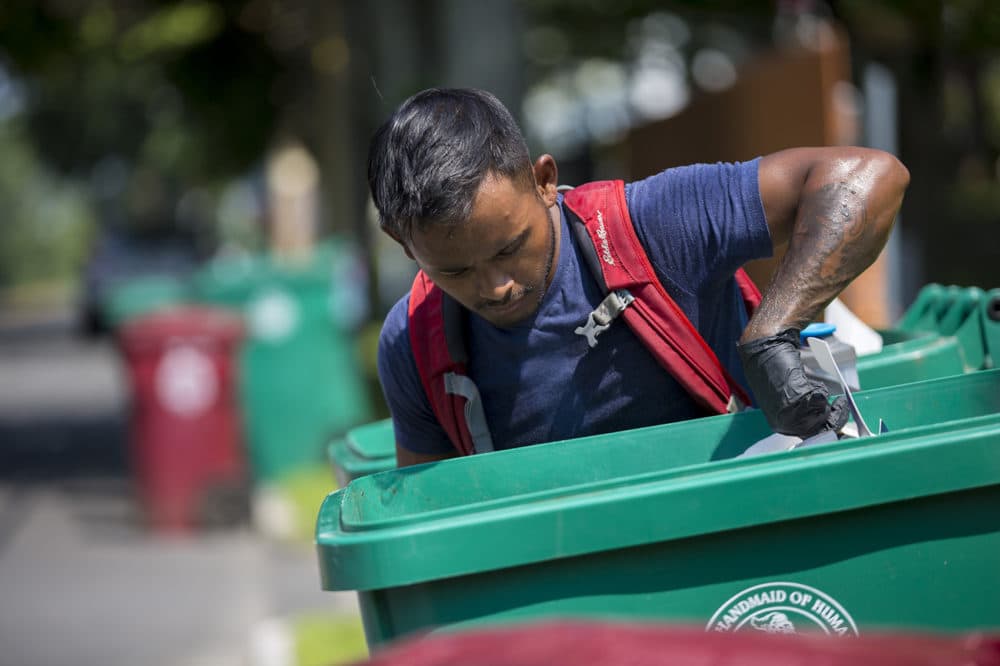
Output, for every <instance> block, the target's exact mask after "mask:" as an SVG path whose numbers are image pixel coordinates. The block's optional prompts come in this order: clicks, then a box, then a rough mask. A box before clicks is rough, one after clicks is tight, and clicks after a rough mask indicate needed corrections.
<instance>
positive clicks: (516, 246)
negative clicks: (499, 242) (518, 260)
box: [497, 239, 524, 257]
mask: <svg viewBox="0 0 1000 666" xmlns="http://www.w3.org/2000/svg"><path fill="white" fill-rule="evenodd" d="M522 245H524V240H523V239H522V240H518V241H516V242H515V243H512V244H511V245H508V246H507V247H505V248H504V249H502V250H500V252H498V253H497V256H498V257H509V256H510V255H512V254H514V253H515V252H517V251H518V250H520V249H521V246H522Z"/></svg>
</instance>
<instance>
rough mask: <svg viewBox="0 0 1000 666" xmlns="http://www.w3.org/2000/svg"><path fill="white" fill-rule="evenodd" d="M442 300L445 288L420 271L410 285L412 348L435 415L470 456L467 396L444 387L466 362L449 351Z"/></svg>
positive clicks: (472, 450) (473, 447)
mask: <svg viewBox="0 0 1000 666" xmlns="http://www.w3.org/2000/svg"><path fill="white" fill-rule="evenodd" d="M443 300H444V292H442V291H441V290H440V289H438V288H437V287H436V286H434V283H433V282H431V280H430V278H428V277H427V276H426V275H425V274H424V272H423V271H419V272H418V273H417V277H416V278H414V280H413V286H412V287H411V288H410V305H409V312H408V314H409V320H410V348H411V349H412V350H413V359H414V361H415V362H416V365H417V374H419V375H420V382H421V383H422V384H423V385H424V393H426V394H427V399H428V400H429V401H430V403H431V409H433V410H434V416H436V417H437V420H438V423H440V424H441V426H442V427H443V428H444V430H445V432H446V433H448V439H450V440H451V443H452V444H453V445H454V446H455V448H456V449H457V450H458V452H459V453H461V454H462V455H466V456H468V455H472V454H473V453H475V446H474V445H473V443H472V434H471V433H470V432H469V426H468V425H467V424H466V422H465V408H464V405H465V399H464V398H462V397H461V396H456V395H451V394H449V393H446V392H445V390H444V376H445V375H446V374H447V373H449V372H454V373H455V374H458V375H464V374H466V373H465V364H464V363H459V362H457V361H455V360H453V359H452V358H451V356H450V355H449V354H448V344H447V342H446V339H445V333H444V317H443V315H442V312H441V307H442V302H443Z"/></svg>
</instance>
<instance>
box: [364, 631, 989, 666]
mask: <svg viewBox="0 0 1000 666" xmlns="http://www.w3.org/2000/svg"><path fill="white" fill-rule="evenodd" d="M360 663H363V664H366V665H367V666H561V665H565V666H619V665H621V666H876V665H877V666H996V665H998V664H1000V637H997V636H985V635H982V634H967V635H963V636H944V635H931V634H902V633H900V634H878V635H874V634H873V635H864V636H861V637H860V638H855V637H851V638H847V637H838V636H827V635H825V634H801V635H794V634H792V635H774V634H766V633H762V632H753V633H717V632H706V631H704V630H703V629H701V628H695V627H676V626H666V625H643V624H615V623H598V622H553V623H543V624H537V625H532V626H514V627H499V628H492V629H486V630H478V631H470V632H463V633H454V634H440V635H429V636H423V637H417V638H411V639H408V640H405V641H402V642H400V643H397V644H396V645H394V646H390V647H387V648H384V649H382V650H379V651H376V652H375V654H374V655H373V656H372V657H371V658H370V659H369V660H367V661H364V662H360Z"/></svg>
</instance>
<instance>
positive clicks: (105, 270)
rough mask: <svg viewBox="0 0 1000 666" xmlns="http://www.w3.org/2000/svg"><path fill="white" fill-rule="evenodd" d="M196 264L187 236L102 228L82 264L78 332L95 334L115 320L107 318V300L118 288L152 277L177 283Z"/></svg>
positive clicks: (196, 260)
mask: <svg viewBox="0 0 1000 666" xmlns="http://www.w3.org/2000/svg"><path fill="white" fill-rule="evenodd" d="M199 263H200V256H199V252H198V249H197V247H196V245H195V243H194V241H193V240H191V239H190V238H188V237H186V236H182V235H178V234H155V235H139V234H136V233H131V232H126V231H122V230H119V229H106V230H104V231H103V232H102V233H101V234H100V236H99V237H98V238H97V240H96V241H95V243H94V244H93V247H92V250H91V253H90V255H89V257H88V259H87V262H86V264H85V265H84V267H83V274H82V276H81V291H80V298H79V305H78V307H79V310H78V321H79V327H80V331H81V332H82V333H83V334H84V335H87V336H97V335H102V334H105V333H108V332H109V331H110V330H111V328H112V327H113V324H114V322H113V321H110V319H109V312H108V306H109V300H110V299H111V298H112V297H113V294H114V293H115V290H117V289H119V288H120V287H122V286H125V285H127V284H130V283H135V282H137V281H139V280H152V279H160V280H162V281H163V282H164V284H169V283H171V282H173V283H177V284H179V283H182V282H183V281H185V280H187V278H188V277H189V276H190V274H191V273H192V272H193V271H194V270H195V269H196V268H197V267H198V265H199Z"/></svg>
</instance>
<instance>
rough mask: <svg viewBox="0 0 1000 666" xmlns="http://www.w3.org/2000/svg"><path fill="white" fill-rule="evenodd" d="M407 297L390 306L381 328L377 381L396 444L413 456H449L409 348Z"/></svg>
mask: <svg viewBox="0 0 1000 666" xmlns="http://www.w3.org/2000/svg"><path fill="white" fill-rule="evenodd" d="M409 300H410V298H409V296H405V297H404V298H402V299H401V300H400V301H399V302H397V303H396V305H395V306H393V308H392V310H390V311H389V314H388V315H387V316H386V318H385V322H384V323H383V324H382V332H381V334H380V335H379V340H378V377H379V381H380V382H381V384H382V393H383V395H384V396H385V401H386V404H387V405H388V406H389V411H390V413H391V414H392V425H393V430H394V431H395V435H396V443H397V444H399V446H401V447H403V448H404V449H406V450H408V451H412V452H414V453H427V454H435V453H448V452H449V451H451V450H452V445H451V441H450V440H449V439H448V435H447V433H446V432H445V431H444V428H442V427H441V425H440V424H439V423H438V421H437V418H436V417H435V416H434V412H433V411H432V410H431V405H430V402H429V401H428V399H427V394H426V393H425V392H424V387H423V384H421V382H420V375H419V374H418V373H417V364H416V362H415V361H414V360H413V351H412V348H411V347H410V336H409V322H408V317H407V309H408V306H409Z"/></svg>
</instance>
